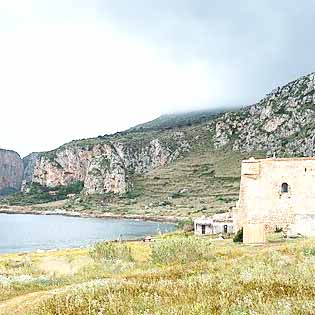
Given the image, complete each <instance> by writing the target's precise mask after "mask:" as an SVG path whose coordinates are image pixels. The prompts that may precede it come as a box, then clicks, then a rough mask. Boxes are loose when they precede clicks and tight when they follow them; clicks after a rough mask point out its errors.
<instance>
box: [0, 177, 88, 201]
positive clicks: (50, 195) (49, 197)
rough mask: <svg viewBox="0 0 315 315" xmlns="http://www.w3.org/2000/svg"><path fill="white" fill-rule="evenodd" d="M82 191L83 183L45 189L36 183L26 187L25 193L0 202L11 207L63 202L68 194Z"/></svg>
mask: <svg viewBox="0 0 315 315" xmlns="http://www.w3.org/2000/svg"><path fill="white" fill-rule="evenodd" d="M82 189H83V182H80V181H78V182H75V183H70V184H68V185H65V186H62V185H60V186H56V187H46V186H42V185H40V184H38V183H32V184H30V185H29V186H28V188H27V191H26V192H25V193H21V192H19V193H15V194H13V195H10V196H8V197H6V198H4V199H2V200H1V203H2V204H7V205H10V206H13V205H22V206H23V205H33V204H42V203H48V202H53V201H57V200H64V199H66V198H67V195H69V194H80V192H81V191H82Z"/></svg>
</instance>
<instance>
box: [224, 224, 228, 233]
mask: <svg viewBox="0 0 315 315" xmlns="http://www.w3.org/2000/svg"><path fill="white" fill-rule="evenodd" d="M227 232H228V226H227V225H224V233H227Z"/></svg>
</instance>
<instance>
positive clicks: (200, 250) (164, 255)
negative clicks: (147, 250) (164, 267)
mask: <svg viewBox="0 0 315 315" xmlns="http://www.w3.org/2000/svg"><path fill="white" fill-rule="evenodd" d="M210 246H211V243H210V241H209V240H207V239H197V238H195V237H192V236H191V237H186V238H183V237H181V238H172V239H164V240H161V241H157V242H156V243H154V244H153V245H152V252H151V262H152V263H153V264H171V263H182V264H183V263H187V262H192V261H198V260H207V259H211V258H213V256H212V254H211V248H210Z"/></svg>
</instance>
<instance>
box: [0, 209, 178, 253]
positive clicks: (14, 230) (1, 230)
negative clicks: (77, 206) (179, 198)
mask: <svg viewBox="0 0 315 315" xmlns="http://www.w3.org/2000/svg"><path fill="white" fill-rule="evenodd" d="M174 229H175V226H174V224H170V223H158V222H151V221H136V220H126V219H95V218H77V217H65V216H59V215H29V214H0V252H1V253H9V252H26V251H35V250H37V249H43V250H45V249H54V248H68V247H80V246H87V245H91V244H93V243H95V242H97V241H100V240H116V239H119V238H120V237H121V238H122V239H137V238H141V237H143V236H145V235H154V234H158V233H159V232H162V233H164V232H170V231H173V230H174Z"/></svg>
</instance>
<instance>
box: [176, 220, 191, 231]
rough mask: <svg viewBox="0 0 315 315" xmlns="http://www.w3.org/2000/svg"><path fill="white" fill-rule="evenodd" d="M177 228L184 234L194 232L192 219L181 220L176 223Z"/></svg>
mask: <svg viewBox="0 0 315 315" xmlns="http://www.w3.org/2000/svg"><path fill="white" fill-rule="evenodd" d="M177 228H178V229H180V230H183V231H184V232H191V231H193V230H194V222H193V221H192V219H188V220H181V221H179V222H178V223H177Z"/></svg>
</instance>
